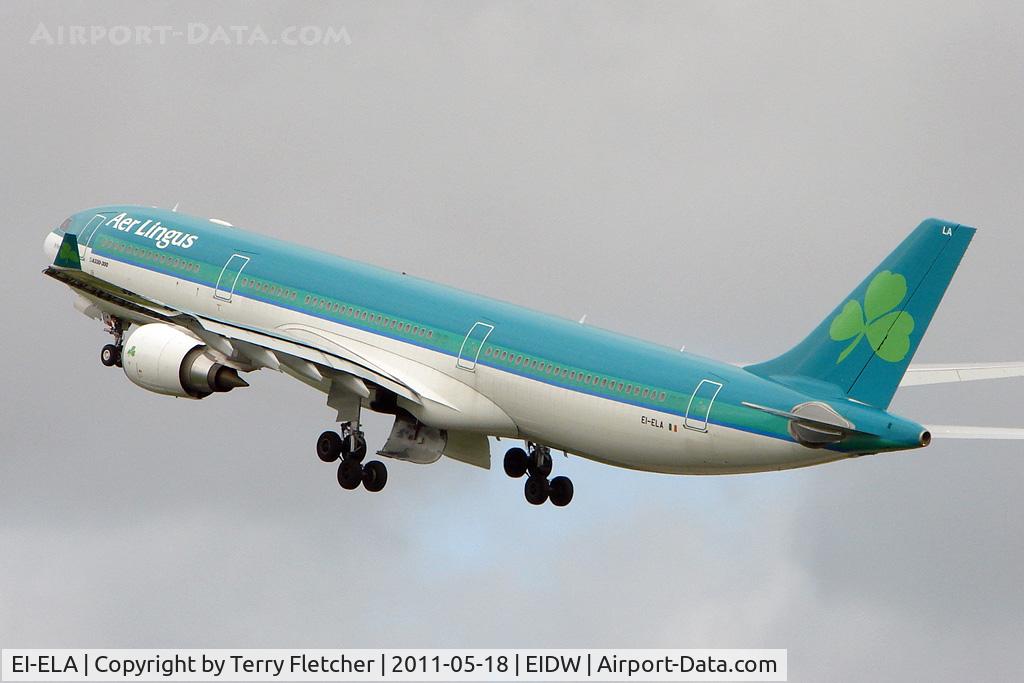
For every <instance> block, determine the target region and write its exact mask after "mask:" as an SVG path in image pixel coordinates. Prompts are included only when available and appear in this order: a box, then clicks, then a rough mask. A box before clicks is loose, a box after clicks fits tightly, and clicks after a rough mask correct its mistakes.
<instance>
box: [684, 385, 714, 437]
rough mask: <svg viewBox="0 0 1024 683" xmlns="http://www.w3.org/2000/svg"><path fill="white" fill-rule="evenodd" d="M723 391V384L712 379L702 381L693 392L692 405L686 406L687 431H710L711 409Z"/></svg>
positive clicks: (685, 423)
mask: <svg viewBox="0 0 1024 683" xmlns="http://www.w3.org/2000/svg"><path fill="white" fill-rule="evenodd" d="M721 390H722V383H721V382H715V381H714V380H710V379H702V380H701V381H700V383H698V384H697V388H696V389H694V390H693V396H691V397H690V403H689V404H688V405H687V406H686V420H685V421H684V422H683V425H684V426H685V427H686V428H687V429H692V430H694V431H697V432H706V431H708V420H709V419H710V418H711V408H712V406H714V404H715V399H716V398H718V392H719V391H721Z"/></svg>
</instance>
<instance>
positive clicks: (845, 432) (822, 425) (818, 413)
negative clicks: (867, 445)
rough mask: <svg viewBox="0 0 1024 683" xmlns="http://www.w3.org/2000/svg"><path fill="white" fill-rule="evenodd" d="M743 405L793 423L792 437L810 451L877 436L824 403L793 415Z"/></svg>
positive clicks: (802, 407) (806, 406) (805, 405)
mask: <svg viewBox="0 0 1024 683" xmlns="http://www.w3.org/2000/svg"><path fill="white" fill-rule="evenodd" d="M743 405H745V406H746V407H747V408H753V409H754V410H760V411H761V412H763V413H768V414H769V415H775V416H776V417H782V418H785V419H787V420H789V424H790V427H789V432H790V434H792V435H793V438H795V439H796V440H797V441H798V442H800V443H802V444H803V445H804V446H807V447H809V448H821V447H823V446H827V445H828V444H833V443H838V442H840V441H842V440H843V439H846V438H848V437H851V436H875V435H874V434H871V433H869V432H862V431H860V430H858V429H856V428H855V427H854V426H853V425H852V424H850V422H849V421H847V420H846V418H844V417H842V416H841V415H839V413H837V412H836V411H835V410H833V409H832V408H831V407H830V406H828V405H826V404H824V403H819V402H811V403H803V404H801V405H798V406H797V407H795V408H793V410H792V411H788V410H779V409H777V408H769V407H767V406H759V405H757V404H756V403H747V402H746V401H744V402H743Z"/></svg>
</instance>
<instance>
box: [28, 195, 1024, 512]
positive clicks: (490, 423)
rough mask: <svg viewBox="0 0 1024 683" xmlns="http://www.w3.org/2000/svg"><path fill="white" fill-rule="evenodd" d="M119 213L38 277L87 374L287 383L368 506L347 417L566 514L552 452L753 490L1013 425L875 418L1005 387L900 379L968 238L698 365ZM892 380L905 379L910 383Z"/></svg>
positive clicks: (266, 246)
mask: <svg viewBox="0 0 1024 683" xmlns="http://www.w3.org/2000/svg"><path fill="white" fill-rule="evenodd" d="M176 209H177V207H175V209H172V210H167V209H161V208H154V207H145V206H137V205H115V206H101V207H98V208H93V209H88V210H85V211H80V212H77V213H75V214H73V215H71V216H70V217H69V218H67V219H66V220H64V221H63V223H61V224H60V226H59V227H58V228H55V229H53V230H51V231H50V232H49V234H48V235H47V236H46V238H45V241H44V252H45V253H46V255H47V256H48V257H49V260H50V265H49V266H47V267H46V269H45V270H44V271H43V272H44V273H45V274H46V275H47V276H49V277H51V278H53V279H55V280H58V281H60V282H62V283H64V284H66V285H67V286H68V287H70V288H71V289H72V290H73V291H74V293H75V303H74V305H75V308H76V309H77V310H78V311H80V312H81V313H84V314H85V315H87V316H89V317H91V318H95V319H97V320H99V321H102V323H103V324H104V326H105V328H106V330H107V332H109V333H110V334H111V335H113V338H114V340H113V343H111V344H107V345H105V346H103V348H102V350H101V353H100V359H101V361H102V363H103V364H104V365H106V366H108V367H115V366H116V367H120V368H122V369H123V372H124V374H125V375H126V376H127V377H128V379H129V380H131V381H132V382H133V383H135V384H136V385H138V386H140V387H142V388H143V389H146V390H148V391H151V392H156V393H158V394H165V395H168V396H174V397H179V398H187V399H203V398H206V397H208V396H211V395H213V394H216V393H225V392H229V391H233V390H235V389H239V388H243V387H248V386H249V383H248V382H247V381H246V380H245V379H243V375H245V374H247V373H251V372H254V371H256V370H260V369H268V370H274V371H279V372H283V373H286V374H288V375H290V376H291V377H294V378H295V379H297V380H299V381H301V382H303V383H305V384H307V385H308V386H310V387H312V388H314V389H317V390H319V391H320V392H322V393H323V394H324V395H325V397H326V403H327V406H328V408H329V409H331V410H332V411H335V412H336V418H335V421H336V422H337V423H338V424H339V429H338V430H328V431H325V432H324V433H323V434H321V435H320V436H319V438H318V439H317V441H316V454H317V456H318V457H319V459H320V460H322V461H324V462H326V463H337V464H338V467H337V480H338V483H339V484H340V486H341V487H342V488H343V489H346V490H352V489H356V488H359V487H360V486H362V487H363V488H365V489H366V490H367V491H371V492H377V491H380V490H381V489H383V488H384V486H385V484H386V483H387V479H388V470H387V467H386V466H385V465H384V463H383V462H382V461H381V460H370V461H368V462H365V461H364V460H365V456H366V454H367V444H366V439H365V436H364V434H363V431H362V429H361V426H360V425H361V422H360V416H361V413H362V411H363V410H370V411H374V412H378V413H384V414H388V415H393V416H394V424H393V427H392V429H391V432H390V435H389V436H388V438H387V440H386V442H385V443H384V444H383V445H382V446H381V448H380V449H379V450H377V451H376V452H377V454H378V455H379V456H382V457H386V458H391V459H395V460H404V461H406V462H411V463H418V464H429V463H434V462H437V461H438V460H439V459H440V458H441V456H447V457H448V458H452V459H454V460H457V461H461V462H464V463H467V464H470V465H475V466H478V467H482V468H488V469H489V468H490V463H491V451H490V441H489V438H488V437H497V438H498V439H513V440H517V441H518V440H521V441H522V442H523V444H524V445H523V447H519V446H515V447H512V448H510V449H509V450H508V451H507V452H506V453H505V456H504V463H503V464H504V470H505V473H506V474H507V475H509V476H510V477H513V478H521V477H523V476H524V475H525V476H526V480H525V485H524V487H523V491H524V496H525V498H526V500H527V501H528V502H529V503H531V504H533V505H541V504H543V503H545V502H547V501H550V502H551V503H552V504H553V505H555V506H559V507H561V506H565V505H567V504H569V502H570V501H571V500H572V498H573V494H574V489H573V484H572V481H571V480H570V479H569V478H568V477H566V476H564V475H563V476H554V477H552V476H551V475H552V471H553V465H554V461H553V458H552V452H553V451H559V450H560V451H563V452H564V453H565V454H566V455H570V454H571V455H576V456H580V457H583V458H588V459H590V460H594V461H597V462H600V463H605V464H608V465H614V466H618V467H623V468H630V469H634V470H644V471H649V472H661V473H670V474H704V475H709V474H737V473H752V472H766V471H772V470H783V469H790V468H797V467H807V466H810V465H818V464H822V463H827V462H832V461H837V460H842V459H846V458H855V457H860V456H864V455H868V454H876V453H888V452H893V451H902V450H909V449H916V448H922V447H925V446H928V445H929V443H930V442H931V441H932V439H933V438H937V437H950V438H985V439H1021V438H1024V429H1016V428H1003V429H1000V428H988V427H937V426H931V427H926V426H924V425H922V424H919V423H918V422H915V421H913V420H910V419H907V418H904V417H900V416H897V415H894V414H892V413H890V412H889V411H888V407H889V404H890V402H891V400H892V397H893V395H894V394H895V392H896V390H897V388H899V387H901V386H908V385H920V384H934V383H941V382H959V381H972V380H981V379H996V378H1004V377H1019V376H1024V363H972V364H953V365H930V366H910V362H911V359H912V358H913V357H914V354H915V352H916V351H917V348H918V346H919V344H920V342H921V339H922V338H923V336H924V333H925V331H926V330H927V329H928V325H929V323H930V322H931V320H932V316H933V315H934V313H935V310H936V308H937V307H938V305H939V302H940V300H941V299H942V297H943V295H944V294H945V291H946V288H947V287H948V285H949V283H950V280H951V279H952V277H953V273H954V272H955V271H956V269H957V267H958V266H959V264H960V261H961V259H962V257H963V256H964V253H965V252H966V250H967V247H968V245H969V244H970V242H971V240H972V238H973V237H974V234H975V229H974V228H971V227H968V226H966V225H960V224H958V223H955V222H952V221H945V220H939V219H927V220H925V221H924V222H922V223H921V224H920V225H919V226H918V227H917V228H916V229H915V230H914V231H913V232H911V233H910V235H909V236H908V237H907V238H906V239H905V240H904V241H903V242H902V243H901V244H900V245H899V246H898V247H897V248H896V249H895V250H894V251H893V252H892V253H891V254H890V255H889V256H888V257H887V258H885V259H884V260H883V261H882V262H881V264H880V265H879V266H878V267H877V268H876V269H875V270H874V271H873V272H872V273H870V274H869V275H868V276H867V278H865V279H864V281H863V282H861V284H860V285H858V286H857V287H856V288H855V289H854V290H853V292H851V293H850V294H849V295H848V296H846V297H844V298H843V299H841V300H840V302H839V304H838V305H837V307H836V309H835V310H834V311H833V312H832V313H831V314H830V315H829V316H828V317H826V318H825V319H824V320H823V321H822V322H821V323H820V324H819V325H818V326H817V327H816V328H815V329H814V330H813V331H812V332H811V333H810V334H809V335H808V336H807V338H806V339H804V340H803V341H801V342H800V343H799V344H797V345H796V346H795V347H793V348H792V349H791V350H789V351H787V352H785V353H783V354H782V355H781V356H779V357H777V358H774V359H772V360H768V361H765V362H761V363H756V364H752V365H745V366H741V365H737V364H731V363H727V362H719V361H714V360H711V359H708V358H703V357H700V356H697V355H694V354H691V353H687V352H685V351H680V350H676V349H672V348H667V347H664V346H660V345H657V344H653V343H649V342H645V341H641V340H639V339H634V338H631V337H628V336H625V335H621V334H617V333H613V332H610V331H606V330H603V329H599V328H597V327H593V326H591V325H587V324H582V323H583V321H580V322H579V323H577V322H575V321H570V320H565V319H562V318H558V317H555V316H551V315H547V314H544V313H540V312H536V311H532V310H529V309H526V308H522V307H520V306H516V305H513V304H510V303H506V302H503V301H498V300H495V299H491V298H487V297H483V296H478V295H475V294H471V293H468V292H465V291H461V290H458V289H454V288H451V287H447V286H442V285H439V284H435V283H432V282H428V281H426V280H423V279H420V278H416V277H413V276H409V275H406V274H405V273H401V274H399V273H395V272H392V271H388V270H385V269H382V268H378V267H375V266H371V265H367V264H364V263H360V262H358V261H354V260H350V259H346V258H342V257H339V256H334V255H330V254H326V253H323V252H321V251H317V250H314V249H311V248H306V247H303V246H298V245H295V244H291V243H288V242H285V241H281V240H277V239H273V238H270V237H265V236H262V235H259V234H256V233H253V232H249V231H245V230H242V229H239V228H237V227H234V226H233V225H231V224H230V223H228V222H227V221H223V220H220V219H216V218H202V217H195V216H187V215H184V214H182V213H178V212H177V210H176ZM908 368H909V370H908Z"/></svg>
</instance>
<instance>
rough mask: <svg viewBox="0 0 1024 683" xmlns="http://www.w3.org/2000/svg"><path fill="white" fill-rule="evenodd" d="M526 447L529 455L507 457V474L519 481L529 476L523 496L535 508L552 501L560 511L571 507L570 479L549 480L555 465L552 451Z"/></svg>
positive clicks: (520, 451)
mask: <svg viewBox="0 0 1024 683" xmlns="http://www.w3.org/2000/svg"><path fill="white" fill-rule="evenodd" d="M526 446H527V448H528V449H529V452H527V451H525V450H523V449H522V448H510V449H508V452H507V453H505V474H507V475H508V476H510V477H512V478H513V479H518V478H520V477H522V476H523V475H524V474H527V473H529V475H530V476H529V477H527V479H526V485H525V486H524V487H523V493H524V494H525V496H526V502H528V503H530V504H531V505H543V504H544V502H545V501H548V500H550V501H551V504H552V505H555V506H557V507H564V506H566V505H568V504H569V503H570V501H572V494H573V488H572V481H571V480H570V479H569V478H568V477H555V478H554V479H551V480H550V481H549V480H548V476H550V474H551V468H552V465H553V463H552V460H551V449H549V448H548V447H547V446H542V445H540V444H535V443H530V442H527V443H526Z"/></svg>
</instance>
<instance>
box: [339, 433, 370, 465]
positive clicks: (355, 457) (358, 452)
mask: <svg viewBox="0 0 1024 683" xmlns="http://www.w3.org/2000/svg"><path fill="white" fill-rule="evenodd" d="M355 438H356V447H355V448H354V449H353V448H352V437H351V436H346V437H345V438H343V439H342V440H341V455H342V457H344V458H345V459H347V460H352V461H355V462H362V461H363V458H365V457H366V439H364V438H363V435H362V434H356V435H355Z"/></svg>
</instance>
